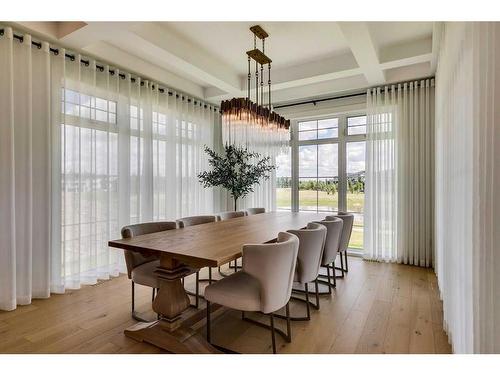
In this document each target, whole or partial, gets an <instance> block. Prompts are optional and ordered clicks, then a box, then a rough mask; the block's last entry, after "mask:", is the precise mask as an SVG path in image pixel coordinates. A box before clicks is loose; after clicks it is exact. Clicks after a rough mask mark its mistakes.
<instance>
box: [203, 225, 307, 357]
mask: <svg viewBox="0 0 500 375" xmlns="http://www.w3.org/2000/svg"><path fill="white" fill-rule="evenodd" d="M298 249H299V239H298V238H297V236H296V235H294V234H292V233H287V232H280V233H279V234H278V238H277V240H276V242H274V243H266V244H256V245H253V244H252V245H243V249H242V252H243V270H242V271H238V272H236V273H233V274H231V275H229V276H228V277H226V278H224V279H222V280H220V281H218V282H217V283H215V284H212V285H209V286H207V287H206V289H205V300H206V301H207V341H208V342H209V343H211V327H210V325H211V322H210V309H211V304H212V303H216V304H219V305H222V306H225V307H228V308H230V309H235V310H239V311H241V312H242V319H244V320H246V321H250V322H252V323H254V324H257V325H259V326H261V327H265V328H268V329H270V331H271V340H272V348H273V353H276V337H275V333H276V332H278V333H279V334H280V335H282V336H283V337H285V339H286V341H288V342H291V339H292V335H291V327H290V319H289V317H290V309H289V301H290V296H291V293H292V284H293V278H294V274H295V266H296V263H297V252H298ZM283 307H285V308H286V315H287V317H288V319H287V333H286V334H285V333H284V332H282V331H281V330H279V329H277V328H276V327H275V326H274V313H275V312H276V311H278V310H280V309H281V308H283ZM245 312H261V313H264V314H267V315H269V319H270V325H267V324H264V323H262V322H259V321H255V320H252V319H250V318H247V317H245ZM213 345H214V346H215V347H217V348H219V349H220V350H222V351H228V350H227V349H225V348H222V347H220V346H217V345H215V344H213Z"/></svg>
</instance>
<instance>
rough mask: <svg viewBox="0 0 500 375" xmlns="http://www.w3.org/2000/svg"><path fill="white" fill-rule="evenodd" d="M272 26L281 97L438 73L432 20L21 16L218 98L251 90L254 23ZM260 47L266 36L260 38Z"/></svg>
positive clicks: (50, 34)
mask: <svg viewBox="0 0 500 375" xmlns="http://www.w3.org/2000/svg"><path fill="white" fill-rule="evenodd" d="M255 24H260V25H261V26H262V27H263V28H264V29H265V30H266V31H267V32H268V33H269V35H270V36H269V38H268V39H267V40H266V54H267V55H268V56H269V57H271V59H272V60H273V63H272V80H273V98H274V102H275V103H278V102H293V101H299V100H303V99H305V98H319V97H324V96H327V95H335V94H337V93H341V92H348V91H354V90H360V89H364V88H366V87H370V86H374V85H382V84H386V83H391V82H397V81H402V80H409V79H416V78H422V77H426V76H430V75H433V74H434V72H435V62H436V56H437V49H438V43H437V42H438V41H437V40H436V38H433V35H436V34H437V32H436V31H435V30H436V29H437V28H438V27H439V24H436V23H433V22H88V23H84V22H18V23H14V27H18V28H21V29H24V30H27V31H30V32H33V33H35V34H40V36H42V37H45V38H48V39H50V40H52V41H54V42H58V43H60V44H62V45H63V46H66V47H70V48H77V49H81V50H84V51H86V52H87V53H89V54H92V55H94V56H95V57H98V58H100V59H103V60H105V61H107V62H108V63H111V64H116V65H117V66H118V67H121V68H124V69H129V70H131V71H134V72H136V73H139V74H142V75H144V76H146V77H149V78H151V79H154V80H158V81H160V82H163V83H164V84H166V85H168V86H170V87H172V88H175V89H178V90H182V91H184V92H186V93H188V94H191V95H194V96H196V97H200V98H203V99H205V100H207V101H209V102H212V103H218V102H220V101H221V100H223V99H226V98H231V97H237V96H244V95H245V93H246V74H247V57H246V54H245V52H246V51H247V50H249V49H252V48H253V34H252V33H251V32H250V30H249V27H250V26H252V25H255ZM258 45H259V46H260V43H258Z"/></svg>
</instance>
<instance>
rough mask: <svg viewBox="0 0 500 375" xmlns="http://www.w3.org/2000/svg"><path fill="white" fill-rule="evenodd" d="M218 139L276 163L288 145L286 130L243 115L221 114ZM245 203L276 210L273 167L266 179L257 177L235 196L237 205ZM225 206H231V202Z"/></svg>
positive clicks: (250, 205)
mask: <svg viewBox="0 0 500 375" xmlns="http://www.w3.org/2000/svg"><path fill="white" fill-rule="evenodd" d="M222 141H223V144H225V143H230V144H234V145H238V146H243V147H247V148H248V150H250V151H254V152H258V153H259V154H261V156H263V157H265V156H269V157H270V158H271V163H272V164H273V165H276V157H277V156H278V155H280V154H281V153H282V152H284V151H286V147H289V141H290V133H289V132H283V131H280V132H278V131H276V130H270V129H265V128H263V127H262V126H260V125H253V124H250V123H249V121H248V120H247V119H246V118H245V117H244V116H243V118H241V119H236V118H234V117H233V116H227V117H226V116H224V117H223V121H222ZM249 207H264V208H266V210H268V211H274V210H276V170H273V172H272V173H271V175H270V177H269V179H267V180H261V182H260V184H258V185H257V186H255V189H254V192H253V193H250V194H248V195H247V196H246V197H245V198H242V199H240V200H239V202H238V209H244V208H249ZM227 208H228V209H231V210H232V205H231V203H229V204H228V206H227Z"/></svg>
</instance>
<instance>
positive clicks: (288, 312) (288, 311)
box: [285, 302, 309, 342]
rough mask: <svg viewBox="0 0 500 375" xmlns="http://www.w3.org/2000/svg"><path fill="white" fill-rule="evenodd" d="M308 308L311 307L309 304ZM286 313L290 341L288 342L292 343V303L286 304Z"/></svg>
mask: <svg viewBox="0 0 500 375" xmlns="http://www.w3.org/2000/svg"><path fill="white" fill-rule="evenodd" d="M307 306H309V304H307ZM285 311H286V333H287V335H288V339H289V340H290V341H288V342H292V327H291V326H290V302H288V303H287V304H286V307H285Z"/></svg>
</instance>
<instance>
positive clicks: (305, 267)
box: [276, 223, 327, 320]
mask: <svg viewBox="0 0 500 375" xmlns="http://www.w3.org/2000/svg"><path fill="white" fill-rule="evenodd" d="M287 232H288V233H292V234H295V235H296V236H297V237H298V239H299V251H298V254H297V266H296V267H295V276H294V280H293V281H294V284H299V286H303V288H304V289H303V290H302V289H298V290H297V291H300V292H302V291H303V292H304V294H305V300H304V299H302V298H299V297H295V296H293V295H292V297H291V298H292V299H294V300H298V301H301V302H305V304H306V316H300V317H294V316H291V317H290V319H291V320H311V308H310V306H311V305H312V306H313V307H314V308H315V309H317V310H319V290H318V275H319V269H320V266H321V260H322V256H323V247H324V245H325V240H326V232H327V229H326V227H325V226H324V225H322V224H318V223H309V224H307V226H306V228H304V229H298V230H288V231H287ZM312 282H314V284H315V294H316V304H313V303H312V302H310V301H309V283H312ZM293 291H295V289H292V292H293ZM276 316H277V317H278V318H282V319H283V318H286V317H285V316H283V315H276Z"/></svg>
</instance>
